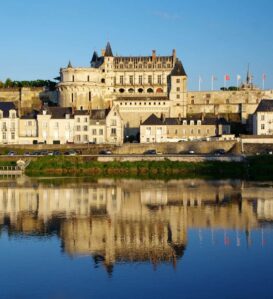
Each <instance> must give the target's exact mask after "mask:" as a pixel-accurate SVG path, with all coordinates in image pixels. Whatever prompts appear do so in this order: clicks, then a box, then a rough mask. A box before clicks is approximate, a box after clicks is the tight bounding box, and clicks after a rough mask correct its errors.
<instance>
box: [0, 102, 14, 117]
mask: <svg viewBox="0 0 273 299" xmlns="http://www.w3.org/2000/svg"><path fill="white" fill-rule="evenodd" d="M0 110H2V111H3V117H9V111H10V110H16V107H15V105H14V103H13V102H0Z"/></svg>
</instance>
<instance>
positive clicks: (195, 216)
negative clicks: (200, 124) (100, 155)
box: [0, 178, 273, 299]
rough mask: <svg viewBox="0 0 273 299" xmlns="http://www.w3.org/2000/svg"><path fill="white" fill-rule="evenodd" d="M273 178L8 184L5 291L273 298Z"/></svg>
mask: <svg viewBox="0 0 273 299" xmlns="http://www.w3.org/2000/svg"><path fill="white" fill-rule="evenodd" d="M272 223H273V182H263V183H249V182H248V183H247V182H242V181H202V180H181V181H169V182H163V181H137V180H118V181H114V180H106V179H105V180H99V181H97V182H84V181H77V180H75V179H64V180H58V179H54V180H51V179H40V180H30V179H28V178H21V179H17V180H1V181H0V267H1V268H0V298H1V299H2V298H12V299H13V298H15V299H16V298H35V299H36V298H37V299H40V298H54V299H55V298H56V299H57V298H60V299H61V298H65V299H66V298H69V299H70V298H77V299H81V298H198V299H199V298H240V299H241V298H273V282H272V281H273V226H272Z"/></svg>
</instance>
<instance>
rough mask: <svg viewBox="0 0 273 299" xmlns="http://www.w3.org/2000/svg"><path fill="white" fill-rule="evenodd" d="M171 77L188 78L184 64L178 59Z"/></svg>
mask: <svg viewBox="0 0 273 299" xmlns="http://www.w3.org/2000/svg"><path fill="white" fill-rule="evenodd" d="M171 76H187V74H186V72H185V70H184V67H183V64H182V62H181V61H180V60H179V59H176V62H175V65H174V68H173V70H172V71H171Z"/></svg>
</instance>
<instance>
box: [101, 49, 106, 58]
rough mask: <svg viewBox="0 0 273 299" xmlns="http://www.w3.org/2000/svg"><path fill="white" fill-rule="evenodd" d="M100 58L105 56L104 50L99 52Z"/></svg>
mask: <svg viewBox="0 0 273 299" xmlns="http://www.w3.org/2000/svg"><path fill="white" fill-rule="evenodd" d="M101 56H103V57H104V56H105V49H102V50H101Z"/></svg>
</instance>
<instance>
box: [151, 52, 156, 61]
mask: <svg viewBox="0 0 273 299" xmlns="http://www.w3.org/2000/svg"><path fill="white" fill-rule="evenodd" d="M155 60H156V50H153V51H152V61H155Z"/></svg>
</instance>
